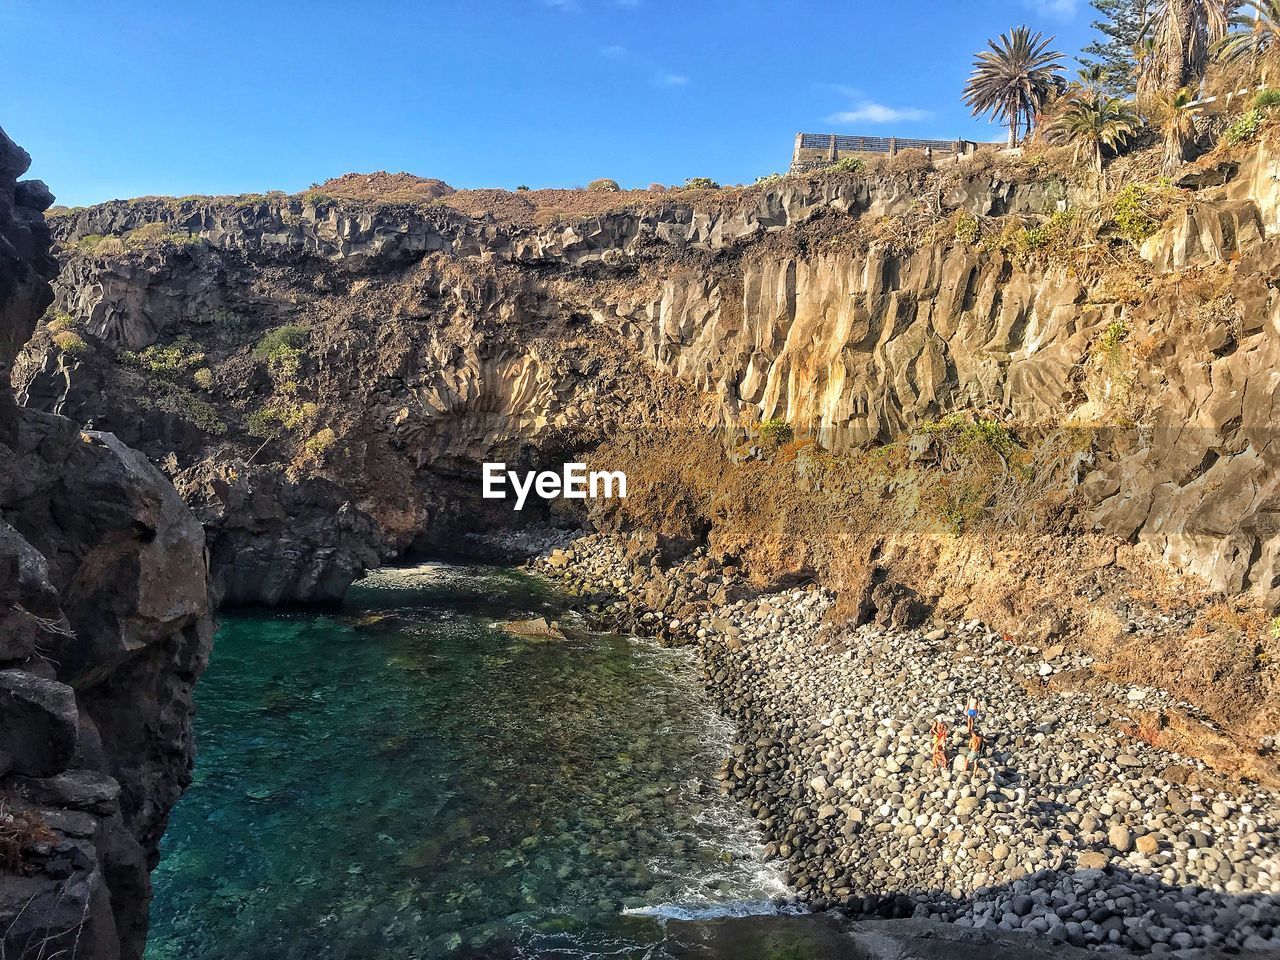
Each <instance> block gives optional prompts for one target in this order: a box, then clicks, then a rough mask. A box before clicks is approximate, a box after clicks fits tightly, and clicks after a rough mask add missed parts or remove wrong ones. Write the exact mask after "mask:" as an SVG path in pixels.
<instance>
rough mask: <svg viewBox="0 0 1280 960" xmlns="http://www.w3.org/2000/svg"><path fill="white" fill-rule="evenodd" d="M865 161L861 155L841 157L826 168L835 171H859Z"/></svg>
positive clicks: (864, 165)
mask: <svg viewBox="0 0 1280 960" xmlns="http://www.w3.org/2000/svg"><path fill="white" fill-rule="evenodd" d="M866 165H867V162H866V161H865V160H863V159H862V158H861V157H841V158H840V159H839V160H837V161H836V162H835V163H833V164H831V166H830V167H829V168H828V169H829V170H832V171H834V172H836V173H861V172H862V170H863V168H864V167H866Z"/></svg>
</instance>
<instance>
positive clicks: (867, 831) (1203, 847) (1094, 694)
mask: <svg viewBox="0 0 1280 960" xmlns="http://www.w3.org/2000/svg"><path fill="white" fill-rule="evenodd" d="M530 566H531V567H532V568H533V569H535V570H537V571H538V572H540V573H542V574H544V575H548V576H549V577H550V578H552V579H553V580H555V581H558V582H559V583H560V585H561V586H562V587H565V588H567V589H568V590H569V591H570V592H571V593H574V594H576V595H578V596H579V597H580V598H581V600H582V603H583V606H585V607H586V608H587V610H588V611H589V612H590V613H592V614H594V615H596V616H598V617H600V618H601V619H603V620H605V621H607V622H613V623H616V624H617V625H619V626H620V627H622V628H624V629H631V630H634V631H635V632H638V633H641V634H645V635H650V636H656V637H658V638H659V639H661V640H663V641H664V642H676V643H684V644H689V645H692V646H694V647H696V649H697V652H698V654H699V657H700V660H701V662H702V665H703V680H704V684H705V685H706V687H707V689H708V692H709V694H710V696H711V698H712V700H713V702H714V703H715V704H716V706H717V709H719V710H720V711H721V713H722V715H724V716H726V717H727V718H728V719H730V720H732V721H733V722H734V724H735V728H736V730H737V733H738V736H737V740H736V742H735V745H734V748H733V750H732V752H731V755H730V757H729V758H728V760H727V761H726V764H725V768H724V769H723V770H722V772H721V773H720V775H719V779H720V781H721V788H722V789H723V790H724V791H726V792H728V793H731V794H733V795H734V796H735V797H737V798H738V799H739V801H740V802H743V803H745V804H747V806H748V808H749V809H750V810H751V812H752V814H753V815H754V816H755V817H756V819H757V821H758V822H759V823H760V826H761V829H762V832H763V836H764V840H765V842H766V844H767V846H766V856H767V857H768V858H769V859H773V858H775V857H776V858H777V859H778V860H781V861H782V863H783V866H784V873H785V876H786V879H787V882H788V884H789V886H790V887H791V889H792V890H793V891H794V893H795V895H796V897H797V899H798V900H800V901H802V902H804V903H806V904H807V905H808V906H809V908H810V909H812V910H815V911H821V910H826V909H832V908H834V909H837V910H839V911H840V912H841V913H844V914H846V915H848V916H853V917H880V918H886V919H888V918H906V917H913V918H916V919H922V920H932V921H941V922H944V923H948V924H953V925H956V926H959V927H962V928H963V927H969V928H977V929H986V930H989V931H995V932H1003V931H1021V932H1023V933H1028V934H1032V935H1033V936H1034V937H1035V938H1037V939H1038V940H1041V941H1048V942H1050V943H1057V944H1070V945H1072V946H1077V947H1092V948H1103V947H1105V948H1109V949H1112V950H1114V949H1117V948H1125V949H1129V950H1134V951H1140V952H1147V951H1150V952H1153V953H1163V952H1170V951H1187V950H1194V949H1196V948H1205V947H1209V948H1212V947H1220V948H1225V949H1228V950H1235V949H1244V950H1267V949H1276V948H1280V896H1278V895H1280V798H1278V797H1277V794H1276V792H1275V791H1273V790H1268V789H1266V788H1262V787H1257V786H1253V785H1250V784H1243V783H1240V784H1233V783H1230V782H1229V781H1227V780H1226V779H1225V778H1223V777H1221V776H1220V775H1218V774H1216V773H1214V772H1212V771H1211V770H1210V769H1209V768H1208V767H1207V766H1206V765H1205V764H1204V763H1203V762H1202V761H1199V760H1194V759H1188V758H1185V757H1181V756H1178V755H1176V754H1172V753H1169V752H1167V751H1164V750H1161V749H1157V748H1155V747H1153V746H1151V745H1149V744H1147V743H1145V742H1143V741H1142V740H1140V739H1137V738H1135V737H1133V736H1131V735H1129V733H1128V732H1127V730H1126V728H1129V727H1136V725H1137V724H1136V721H1135V717H1134V714H1137V713H1140V712H1142V711H1144V710H1152V709H1158V708H1160V707H1171V706H1176V707H1179V708H1181V709H1187V708H1188V707H1187V705H1186V704H1179V703H1177V702H1176V701H1174V700H1173V698H1171V697H1169V695H1168V694H1166V693H1164V692H1163V691H1160V690H1157V689H1154V688H1136V687H1135V688H1126V687H1120V686H1117V685H1115V684H1111V683H1109V682H1102V681H1099V680H1097V679H1096V678H1091V676H1090V673H1089V667H1090V664H1091V661H1090V660H1089V658H1088V657H1086V656H1082V655H1079V654H1076V653H1074V652H1072V651H1070V649H1069V645H1055V646H1054V647H1052V648H1046V649H1040V648H1037V647H1035V646H1032V645H1024V644H1019V643H1018V642H1017V640H1016V638H1006V637H1002V636H999V635H997V634H995V633H994V632H992V631H989V630H988V629H987V628H986V627H985V626H984V625H982V624H980V623H978V622H977V621H964V622H961V623H959V624H956V623H948V624H928V625H925V626H922V627H920V628H916V629H894V628H892V627H888V626H876V625H863V626H860V627H857V628H841V627H830V626H827V625H824V623H823V615H824V614H825V612H826V610H827V608H828V607H829V606H830V604H831V602H832V598H831V596H830V595H829V594H826V593H825V592H824V591H822V590H821V589H820V588H819V587H818V586H817V585H816V584H809V585H806V586H801V587H794V588H791V589H785V590H782V591H779V592H776V593H771V594H763V595H759V596H756V595H755V591H752V590H749V589H748V588H747V587H746V585H745V584H744V583H742V581H741V580H740V579H739V578H737V577H736V576H735V575H734V571H733V570H732V568H729V569H725V568H720V567H718V566H717V565H716V564H714V563H713V562H712V561H711V560H710V559H709V558H707V557H705V556H702V555H699V554H698V553H695V554H694V555H693V556H691V557H690V558H687V559H686V560H684V561H682V562H680V563H679V564H677V565H675V566H674V567H672V568H671V569H669V570H667V571H660V570H658V569H656V568H653V569H651V570H647V571H642V570H637V569H634V568H633V567H632V565H630V564H629V563H628V562H627V561H626V560H625V558H624V554H623V551H622V549H621V547H620V545H619V543H618V542H617V541H615V540H613V539H611V538H609V537H607V536H604V535H599V534H592V535H588V536H585V537H580V538H578V539H577V540H576V541H574V542H573V544H572V545H571V546H569V547H568V548H566V549H560V548H556V549H552V550H549V551H546V552H544V554H543V555H542V556H540V557H538V558H536V559H534V560H532V561H530ZM624 597H625V598H627V599H622V598H624ZM970 694H975V695H977V696H978V697H979V698H980V699H981V700H982V701H983V703H984V709H983V710H982V711H981V712H980V714H979V720H978V724H979V728H980V730H981V731H982V732H983V734H984V736H985V737H986V741H987V742H986V745H985V749H984V750H983V757H982V761H983V762H984V763H985V764H986V765H987V766H988V770H987V771H984V772H983V773H981V774H979V775H977V776H974V775H972V774H966V773H958V772H953V771H951V770H947V771H936V770H934V768H933V764H932V761H931V757H930V753H931V744H930V738H929V732H928V730H929V726H930V724H931V723H932V722H933V720H934V719H935V717H939V716H940V717H943V718H944V719H945V720H946V721H947V722H948V724H949V726H951V728H952V731H953V733H952V736H951V738H950V741H949V742H950V747H951V749H950V753H949V758H950V759H952V760H953V761H954V759H955V757H956V754H957V752H958V751H959V750H960V749H961V748H962V742H961V737H960V734H959V733H956V732H955V730H956V727H957V726H959V727H960V730H961V731H963V724H962V723H961V720H962V712H963V708H964V705H965V702H966V698H967V697H968V696H969V695H970Z"/></svg>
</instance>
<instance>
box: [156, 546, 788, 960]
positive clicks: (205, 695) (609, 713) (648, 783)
mask: <svg viewBox="0 0 1280 960" xmlns="http://www.w3.org/2000/svg"><path fill="white" fill-rule="evenodd" d="M559 612H560V603H559V601H558V600H557V598H556V597H555V596H554V595H552V594H551V593H549V592H548V591H547V589H546V588H545V587H544V586H543V585H542V584H541V583H540V582H538V581H535V580H532V579H530V578H527V577H525V576H523V575H521V574H518V573H515V572H512V571H503V570H495V569H490V568H484V569H474V568H460V567H450V566H442V565H427V566H423V567H418V568H413V569H411V570H393V571H385V572H382V573H380V574H377V575H375V576H373V577H371V578H369V579H368V580H366V581H364V582H363V583H362V584H361V585H360V586H359V587H357V588H356V589H354V590H353V591H352V593H351V596H350V598H349V600H348V603H347V605H346V606H345V608H344V609H343V610H342V611H340V612H337V613H312V612H307V613H288V614H272V613H263V614H247V615H246V614H241V615H231V616H228V617H226V618H225V619H224V621H223V625H222V627H221V629H220V631H219V633H218V637H217V641H216V643H215V645H214V653H213V657H212V659H211V662H210V666H209V670H208V672H207V673H206V674H205V677H204V679H202V680H201V685H200V688H199V690H198V703H199V714H198V716H197V720H196V734H197V742H198V747H199V754H198V759H197V762H196V770H195V782H194V783H193V785H192V787H191V789H190V791H189V792H188V793H187V795H186V796H185V797H184V798H183V800H182V801H181V802H180V803H179V804H178V806H177V807H176V808H175V809H174V812H173V816H172V819H171V821H170V826H169V831H168V833H167V834H166V835H165V838H164V841H163V843H162V845H161V861H160V865H159V867H158V868H157V869H156V871H155V873H154V874H153V881H154V885H155V899H154V902H153V905H152V909H151V935H150V939H149V946H148V949H147V960H171V958H184V960H195V958H201V960H203V958H227V960H232V958H234V960H251V958H268V957H269V958H271V960H285V958H304V957H305V958H344V957H350V958H362V960H363V958H382V957H386V958H392V957H394V958H397V960H400V958H415V957H416V958H427V957H466V956H484V957H490V956H493V957H501V956H518V957H580V956H616V957H654V958H656V957H661V956H663V955H664V953H665V950H664V948H663V947H662V946H661V945H660V944H661V941H662V940H663V929H662V919H663V918H665V917H676V918H680V917H705V916H715V915H727V914H743V913H751V912H760V911H767V910H768V909H769V904H768V902H767V901H768V899H769V898H771V897H774V896H778V895H781V894H782V893H783V892H784V891H783V887H782V885H781V883H780V881H779V879H778V878H777V876H776V875H775V874H774V873H773V872H772V871H771V870H769V869H767V868H765V867H764V866H763V864H761V863H760V862H759V860H758V858H757V855H758V846H757V845H758V838H757V835H756V833H755V832H754V828H753V825H752V824H751V823H750V821H749V818H748V817H747V814H746V812H745V811H744V810H742V809H741V808H740V807H739V806H737V805H736V804H734V803H733V802H732V801H729V800H727V799H723V798H721V797H719V796H718V795H717V793H716V792H715V790H714V789H713V780H712V775H713V773H714V771H715V769H716V767H717V765H718V763H719V761H720V759H721V757H722V756H723V753H724V750H725V748H726V745H727V743H728V740H729V732H730V731H729V729H728V727H727V726H726V725H725V724H723V722H722V721H720V720H719V719H718V718H717V717H716V716H715V714H714V712H713V711H712V708H711V707H710V705H709V704H708V703H707V702H706V700H705V699H704V696H703V694H702V691H701V689H700V687H699V685H698V684H697V681H696V671H695V670H694V669H692V663H691V661H690V660H689V659H688V655H687V654H685V653H683V652H679V651H667V650H662V649H660V648H658V647H655V646H652V645H649V644H647V643H644V642H641V641H632V640H627V639H624V638H620V637H615V636H605V635H598V634H588V633H585V632H582V633H581V634H580V635H579V636H578V638H576V639H570V640H569V641H565V642H552V643H545V642H535V641H529V640H523V639H517V638H514V637H511V636H509V635H507V634H506V633H504V632H503V631H501V630H500V629H498V627H497V626H496V623H497V622H501V621H503V620H508V619H519V618H522V617H526V616H530V615H538V614H545V615H558V614H559Z"/></svg>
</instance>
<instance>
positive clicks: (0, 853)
mask: <svg viewBox="0 0 1280 960" xmlns="http://www.w3.org/2000/svg"><path fill="white" fill-rule="evenodd" d="M57 840H58V837H57V834H55V833H54V832H53V831H52V830H50V829H49V827H48V825H46V824H45V822H44V821H43V820H42V819H40V815H39V813H38V812H37V811H35V810H33V809H32V808H30V807H27V806H24V805H23V804H21V803H20V802H19V801H18V800H17V799H15V798H14V797H13V796H11V795H10V794H5V793H0V871H5V872H8V873H29V872H30V871H31V869H32V865H31V863H30V862H29V861H28V860H27V857H26V854H27V851H28V850H29V849H30V848H31V847H33V846H35V845H36V844H41V843H56V842H57Z"/></svg>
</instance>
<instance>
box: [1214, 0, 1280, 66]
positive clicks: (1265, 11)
mask: <svg viewBox="0 0 1280 960" xmlns="http://www.w3.org/2000/svg"><path fill="white" fill-rule="evenodd" d="M1240 5H1241V6H1242V7H1246V8H1248V9H1249V10H1251V11H1252V12H1251V13H1248V12H1245V11H1244V10H1239V11H1237V12H1236V13H1235V14H1233V15H1232V17H1231V20H1230V25H1231V26H1232V27H1234V28H1235V29H1233V30H1232V31H1231V32H1230V33H1228V34H1227V35H1226V36H1224V37H1223V38H1222V39H1221V40H1219V41H1218V43H1217V46H1216V47H1215V52H1216V53H1217V55H1218V56H1219V57H1221V58H1222V59H1223V60H1226V61H1244V62H1246V63H1249V64H1250V65H1251V66H1253V67H1254V68H1255V69H1257V68H1259V67H1261V80H1262V82H1263V84H1265V83H1266V82H1267V69H1266V68H1267V66H1269V64H1268V62H1267V61H1268V60H1269V59H1270V56H1269V54H1273V53H1275V52H1276V50H1278V49H1280V46H1278V45H1277V43H1276V41H1277V40H1278V39H1280V0H1242V3H1241V4H1240Z"/></svg>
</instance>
